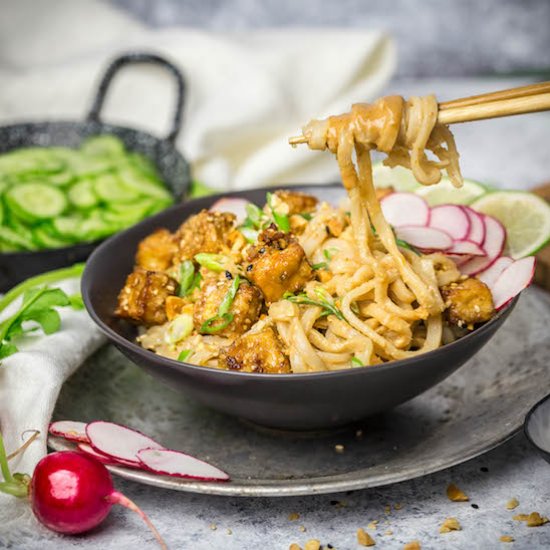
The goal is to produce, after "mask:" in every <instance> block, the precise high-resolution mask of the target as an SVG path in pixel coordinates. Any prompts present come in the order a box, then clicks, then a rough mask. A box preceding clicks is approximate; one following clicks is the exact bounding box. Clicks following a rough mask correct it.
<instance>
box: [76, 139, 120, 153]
mask: <svg viewBox="0 0 550 550" xmlns="http://www.w3.org/2000/svg"><path fill="white" fill-rule="evenodd" d="M80 150H81V151H82V152H83V153H84V154H85V155H90V156H96V157H99V156H107V157H119V156H120V157H122V156H125V154H126V150H125V148H124V143H122V141H121V140H120V139H119V138H117V137H116V136H111V135H102V136H94V137H91V138H88V139H87V140H86V141H84V142H83V143H82V145H81V146H80Z"/></svg>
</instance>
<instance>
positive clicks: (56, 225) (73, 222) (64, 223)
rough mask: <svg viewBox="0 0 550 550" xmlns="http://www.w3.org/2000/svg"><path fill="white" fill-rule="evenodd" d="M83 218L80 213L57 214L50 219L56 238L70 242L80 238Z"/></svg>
mask: <svg viewBox="0 0 550 550" xmlns="http://www.w3.org/2000/svg"><path fill="white" fill-rule="evenodd" d="M83 221H84V218H83V217H82V216H80V215H77V214H73V215H71V216H59V217H57V218H55V219H53V220H52V222H51V224H52V231H53V233H54V235H55V236H57V237H58V238H61V239H64V240H66V241H69V242H71V243H76V242H78V241H79V240H81V236H80V235H81V229H80V226H81V225H82V223H83Z"/></svg>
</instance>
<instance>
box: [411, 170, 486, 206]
mask: <svg viewBox="0 0 550 550" xmlns="http://www.w3.org/2000/svg"><path fill="white" fill-rule="evenodd" d="M487 191H488V187H487V186H486V185H484V184H482V183H479V182H477V181H474V180H469V179H464V185H463V186H462V187H455V186H454V185H453V184H452V183H451V181H450V180H449V178H447V177H446V176H445V177H443V178H441V181H440V182H439V183H436V184H435V185H428V186H420V187H419V188H418V189H416V190H415V193H416V194H417V195H420V196H421V197H423V198H424V199H425V200H426V202H427V203H428V204H429V205H430V206H437V205H438V204H470V203H471V202H472V201H474V200H476V198H478V197H481V196H482V195H484V194H485V193H487Z"/></svg>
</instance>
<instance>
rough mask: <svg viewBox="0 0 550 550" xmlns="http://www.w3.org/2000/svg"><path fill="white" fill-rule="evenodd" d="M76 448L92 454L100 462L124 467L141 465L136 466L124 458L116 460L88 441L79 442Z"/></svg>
mask: <svg viewBox="0 0 550 550" xmlns="http://www.w3.org/2000/svg"><path fill="white" fill-rule="evenodd" d="M77 448H78V449H79V450H80V451H82V452H83V453H84V454H87V455H90V456H93V457H94V458H95V459H96V460H99V462H102V463H103V464H111V465H112V466H122V467H124V468H138V469H139V468H141V465H139V466H136V465H135V464H133V463H132V462H126V461H124V460H117V459H115V458H113V457H110V456H107V455H103V454H101V453H98V452H97V451H95V450H94V449H93V447H92V446H91V445H88V443H79V444H78V445H77Z"/></svg>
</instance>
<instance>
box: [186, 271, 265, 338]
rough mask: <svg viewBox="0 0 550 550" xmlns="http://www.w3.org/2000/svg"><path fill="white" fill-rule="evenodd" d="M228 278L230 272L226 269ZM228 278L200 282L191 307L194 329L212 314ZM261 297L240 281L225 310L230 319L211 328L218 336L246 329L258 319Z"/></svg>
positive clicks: (233, 333)
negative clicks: (225, 323)
mask: <svg viewBox="0 0 550 550" xmlns="http://www.w3.org/2000/svg"><path fill="white" fill-rule="evenodd" d="M227 274H228V275H229V276H230V277H231V274H229V272H227ZM232 280H233V279H232V277H231V278H228V277H227V276H226V275H222V276H221V277H219V278H217V279H210V280H207V281H205V282H204V283H203V285H202V287H201V290H200V293H199V295H198V297H197V300H196V301H195V305H194V309H193V323H194V325H195V328H196V330H197V331H199V332H201V327H202V326H203V325H204V323H205V322H206V321H208V320H209V319H212V318H214V317H216V315H217V314H218V309H219V307H220V304H221V303H222V301H223V299H224V298H225V296H226V295H227V293H228V291H229V289H230V288H231V283H232ZM262 304H263V297H262V293H261V292H260V290H259V289H258V288H257V287H255V286H254V285H251V284H250V283H248V282H247V281H242V282H241V284H240V285H239V289H238V290H237V293H236V295H235V298H234V300H233V303H232V304H231V307H230V309H229V313H230V314H231V315H233V320H232V321H231V322H230V323H229V324H228V325H227V327H225V328H223V329H221V330H219V331H215V334H216V335H218V336H228V337H235V336H238V335H239V334H242V333H243V332H246V331H247V330H249V329H250V327H251V326H252V325H253V324H254V323H255V322H256V321H257V320H258V317H259V315H260V309H261V307H262Z"/></svg>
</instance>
